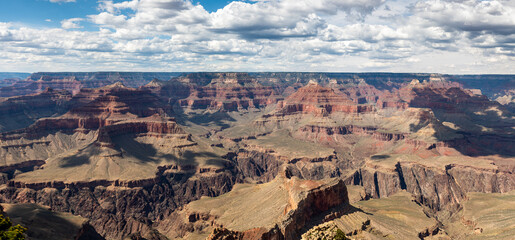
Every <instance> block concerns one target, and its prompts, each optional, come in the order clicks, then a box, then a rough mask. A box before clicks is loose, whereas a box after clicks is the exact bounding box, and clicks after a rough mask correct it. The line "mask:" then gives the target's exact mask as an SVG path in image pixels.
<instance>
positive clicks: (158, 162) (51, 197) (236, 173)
mask: <svg viewBox="0 0 515 240" xmlns="http://www.w3.org/2000/svg"><path fill="white" fill-rule="evenodd" d="M67 74H68V73H67ZM67 74H64V75H63V74H61V75H59V74H57V75H52V74H49V75H48V76H47V75H46V74H40V75H41V76H38V75H37V74H36V75H34V76H33V78H34V79H32V78H29V79H27V80H26V81H19V82H16V83H14V84H15V85H16V84H18V85H17V86H22V85H23V86H25V85H24V84H36V82H38V83H39V84H40V85H39V86H34V87H28V88H26V89H27V91H39V89H40V88H41V87H44V86H47V85H52V84H55V85H52V86H54V87H56V88H57V89H61V88H65V89H69V90H71V91H72V92H69V91H62V90H51V89H47V90H45V91H43V92H41V93H38V94H34V95H27V96H22V97H11V98H5V99H2V100H0V113H2V114H3V116H4V117H0V125H2V126H3V127H4V132H3V133H1V134H0V172H1V173H2V174H1V176H0V183H2V184H3V185H2V187H1V188H0V200H2V201H4V202H10V203H27V202H31V203H38V204H42V205H46V206H50V208H51V209H52V210H58V211H64V212H69V213H73V214H75V215H81V216H83V217H86V218H88V219H89V220H90V224H91V226H92V227H93V228H94V229H95V230H96V231H97V232H98V233H99V234H100V235H102V236H104V237H106V238H108V239H121V238H124V237H133V238H137V237H142V238H147V239H151V238H156V239H162V238H164V237H163V236H167V237H169V238H175V237H185V238H188V237H189V236H190V237H191V236H194V235H195V234H201V235H202V236H204V237H208V236H209V234H211V237H210V238H212V239H219V238H224V237H233V238H238V239H296V238H298V237H300V234H301V233H302V231H303V228H304V227H309V226H312V225H313V224H315V225H316V224H319V223H322V222H324V221H328V220H330V219H335V218H339V217H340V216H342V214H347V213H346V212H345V211H343V210H342V209H344V208H345V209H346V208H347V207H348V206H347V205H348V202H349V200H348V199H349V197H348V196H347V188H346V187H345V184H347V185H356V186H359V187H360V188H362V191H363V192H362V193H360V194H361V195H359V196H358V197H356V196H354V197H353V198H356V199H363V200H366V199H370V198H375V199H380V198H385V197H392V196H394V195H396V194H398V193H399V192H404V193H405V194H408V193H409V195H407V196H412V197H413V200H414V201H415V202H416V203H418V204H419V205H420V206H423V207H424V208H427V209H429V210H428V211H426V214H427V216H429V217H428V218H430V219H431V220H434V221H436V220H435V219H436V218H438V220H439V221H440V220H441V219H443V217H442V216H449V215H453V214H454V213H456V212H457V211H459V209H461V206H463V203H464V202H466V201H467V199H468V197H469V193H470V192H484V193H507V192H510V191H512V190H514V188H515V178H514V177H513V171H514V170H515V167H514V166H515V164H514V162H513V156H515V153H514V152H513V149H512V147H511V146H513V142H514V140H513V139H514V138H513V134H514V132H513V113H512V112H511V110H510V109H509V108H507V107H505V106H502V105H500V104H498V103H495V102H492V101H490V100H489V99H488V98H486V97H485V96H481V95H478V94H477V91H470V90H467V89H463V88H461V86H460V84H457V83H453V82H449V81H447V80H446V79H447V78H448V77H449V76H442V75H436V74H421V75H414V74H381V73H377V74H373V73H370V74H319V73H266V74H265V73H261V74H258V73H253V74H245V73H193V74H185V75H182V76H179V77H174V78H173V79H172V80H170V81H166V82H165V81H160V80H158V79H154V80H153V81H151V82H149V83H148V84H146V85H144V86H141V87H139V88H130V87H126V86H124V84H122V83H114V84H111V85H106V84H108V83H112V81H114V79H120V78H124V79H125V78H126V77H127V78H126V79H125V80H124V81H125V82H131V83H130V84H129V85H131V84H134V85H137V84H139V83H136V82H139V81H140V80H138V79H137V78H140V77H141V76H143V75H145V74H143V75H141V76H140V77H135V76H132V77H129V75H124V74H121V73H119V74H118V73H116V74H115V73H105V74H97V75H88V74H87V73H84V74H82V75H80V76H79V75H74V74H72V73H69V74H68V75H67ZM136 75H137V74H136ZM145 76H146V75H145ZM100 78H101V79H104V80H101V81H97V80H98V79H100ZM142 78H145V79H146V77H142ZM414 78H417V79H418V80H413V79H414ZM95 79H97V80H95ZM310 80H314V81H311V82H310ZM88 81H91V82H90V83H87V84H90V85H87V86H93V87H96V86H102V87H99V88H83V87H84V86H86V82H88ZM149 81H150V80H149ZM424 81H425V82H424ZM30 82H32V83H30ZM315 82H318V83H315ZM59 84H61V85H59ZM74 84H75V85H74ZM76 84H78V85H76ZM104 85H106V86H104ZM134 85H133V86H134ZM77 86H78V87H77ZM22 88H23V87H22ZM22 88H20V89H22ZM1 91H2V90H0V92H1ZM13 91H14V90H13ZM15 94H16V93H15ZM283 96H284V97H283ZM283 98H284V99H283ZM13 121H16V123H13ZM237 183H238V184H237ZM239 183H241V184H239ZM349 189H351V188H349ZM406 192H407V193H406ZM202 196H209V197H217V198H202ZM408 200H409V199H408ZM408 202H409V201H408ZM419 205H417V206H419ZM420 206H419V207H420ZM264 208H266V211H264V210H263V209H264ZM427 209H426V210H427ZM347 210H348V209H347ZM424 216H426V215H424ZM427 216H426V217H427ZM349 217H350V216H349ZM433 217H435V218H433ZM365 221H366V219H363V221H362V222H365ZM359 224H361V222H360V223H359ZM369 225H370V224H368V225H367V224H365V225H363V226H361V225H360V227H363V228H364V229H365V230H363V231H365V232H366V231H369V230H370V231H373V230H372V229H371V227H370V226H369ZM433 225H434V224H433ZM87 227H88V226H86V227H85V228H84V234H88V230H87ZM427 227H428V228H427V229H438V226H436V227H434V228H431V227H432V226H427ZM417 229H418V228H417ZM417 231H419V232H420V231H421V230H420V229H418V230H417ZM435 231H436V230H435ZM426 232H427V234H429V232H432V230H431V231H430V230H427V231H426ZM90 233H91V232H90ZM417 233H418V232H417ZM420 233H421V234H422V235H423V236H427V234H426V233H425V232H424V233H423V232H420ZM424 234H425V235H424ZM383 235H385V234H383ZM422 235H420V236H422Z"/></svg>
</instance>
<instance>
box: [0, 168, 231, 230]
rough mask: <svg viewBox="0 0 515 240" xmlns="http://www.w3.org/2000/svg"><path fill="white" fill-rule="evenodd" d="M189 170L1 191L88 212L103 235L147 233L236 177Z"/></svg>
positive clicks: (20, 199) (7, 198)
mask: <svg viewBox="0 0 515 240" xmlns="http://www.w3.org/2000/svg"><path fill="white" fill-rule="evenodd" d="M190 176H191V175H190V174H187V173H185V174H184V173H179V174H163V173H158V175H156V181H155V182H153V183H152V184H143V185H139V184H134V185H130V187H129V188H127V187H104V186H102V185H95V184H94V183H93V184H88V183H84V184H82V185H75V186H74V185H68V186H66V188H65V187H64V186H62V187H58V186H54V187H52V186H50V185H49V186H47V187H44V188H36V189H32V188H30V187H28V186H27V188H23V187H17V188H12V187H11V188H7V189H4V190H2V191H1V193H0V194H1V195H2V201H3V202H16V203H27V202H28V203H37V204H41V205H45V206H49V207H50V208H51V209H52V210H55V211H63V212H71V213H73V214H76V215H80V216H82V217H85V218H88V219H89V220H90V224H91V225H92V226H93V227H94V228H95V229H96V231H97V232H100V233H102V235H103V236H104V237H106V238H107V239H121V238H122V237H124V236H128V235H130V234H132V233H136V232H140V233H142V234H143V235H145V234H147V233H150V232H151V230H152V224H153V222H154V221H157V220H159V219H161V218H162V217H163V216H165V215H166V214H167V213H169V212H170V211H173V210H174V209H176V208H178V207H179V206H182V205H184V204H185V203H187V202H190V201H193V200H196V199H198V198H200V196H217V195H220V194H222V193H225V192H227V191H229V190H230V189H231V187H232V185H233V184H234V181H235V179H234V177H232V175H231V174H230V173H229V172H221V173H217V174H214V175H208V176H205V177H200V178H197V179H189V178H190ZM89 185H90V186H89ZM106 186H112V185H111V184H107V185H106Z"/></svg>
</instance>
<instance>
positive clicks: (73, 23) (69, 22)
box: [61, 18, 84, 29]
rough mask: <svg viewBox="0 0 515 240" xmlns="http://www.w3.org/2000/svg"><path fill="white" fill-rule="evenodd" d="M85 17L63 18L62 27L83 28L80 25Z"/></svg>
mask: <svg viewBox="0 0 515 240" xmlns="http://www.w3.org/2000/svg"><path fill="white" fill-rule="evenodd" d="M82 20H84V19H82V18H70V19H65V20H62V21H61V27H62V28H64V29H70V28H82V27H81V26H80V25H79V22H80V21H82Z"/></svg>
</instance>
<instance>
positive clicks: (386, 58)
mask: <svg viewBox="0 0 515 240" xmlns="http://www.w3.org/2000/svg"><path fill="white" fill-rule="evenodd" d="M514 16H515V3H514V2H513V1H509V0H484V1H480V0H460V1H457V0H456V1H454V0H419V1H416V2H414V1H411V0H319V1H312V0H258V1H234V2H231V3H229V4H227V5H226V6H225V7H223V8H221V9H218V10H217V11H215V12H208V11H206V10H205V9H204V7H203V6H202V5H200V4H194V3H193V2H192V1H190V0H126V1H111V0H103V1H99V4H98V13H96V14H93V15H89V16H77V18H71V19H64V20H62V21H61V28H56V29H38V28H31V27H25V26H21V25H18V24H17V25H13V24H12V23H0V41H2V42H3V44H1V45H0V53H2V54H3V55H5V56H6V58H4V59H0V66H16V67H20V68H22V69H18V70H23V68H25V67H27V68H30V69H32V68H33V66H39V67H45V66H48V67H49V68H50V69H34V70H56V71H57V70H73V69H79V68H80V69H81V70H85V69H89V70H144V71H151V70H167V71H170V70H173V71H224V70H234V71H236V70H239V71H249V70H254V71H274V70H277V71H306V70H310V71H369V70H381V71H406V70H407V69H408V71H422V72H432V71H442V72H445V71H450V72H452V71H455V72H468V71H490V72H491V71H492V69H494V70H495V71H496V72H513V71H514V70H513V68H512V67H510V66H513V64H514V62H515V17H514ZM84 21H88V22H90V23H91V24H93V26H97V27H98V29H97V30H95V29H93V30H92V29H90V28H89V26H88V31H85V30H84V28H82V27H81V22H82V23H83V22H84ZM48 62H52V63H53V64H49V63H48ZM481 63H485V66H484V67H482V65H481ZM99 66H101V67H102V68H101V69H99V68H98V67H99ZM68 68H71V69H68ZM439 69H441V70H439ZM5 70H11V69H5Z"/></svg>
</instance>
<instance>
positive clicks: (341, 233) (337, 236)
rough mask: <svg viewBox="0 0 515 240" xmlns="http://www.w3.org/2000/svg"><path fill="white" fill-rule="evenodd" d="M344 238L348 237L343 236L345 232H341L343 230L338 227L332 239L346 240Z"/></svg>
mask: <svg viewBox="0 0 515 240" xmlns="http://www.w3.org/2000/svg"><path fill="white" fill-rule="evenodd" d="M346 239H348V238H347V237H346V236H345V233H343V231H342V230H341V229H339V228H338V229H337V230H336V234H335V235H334V240H346Z"/></svg>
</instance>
